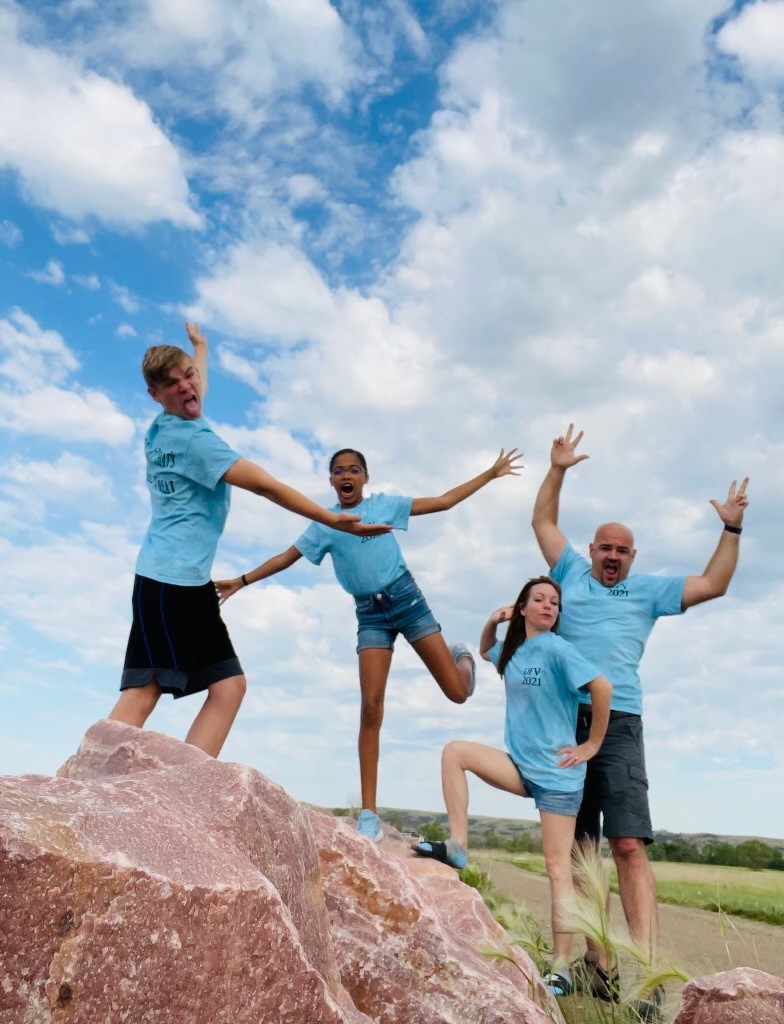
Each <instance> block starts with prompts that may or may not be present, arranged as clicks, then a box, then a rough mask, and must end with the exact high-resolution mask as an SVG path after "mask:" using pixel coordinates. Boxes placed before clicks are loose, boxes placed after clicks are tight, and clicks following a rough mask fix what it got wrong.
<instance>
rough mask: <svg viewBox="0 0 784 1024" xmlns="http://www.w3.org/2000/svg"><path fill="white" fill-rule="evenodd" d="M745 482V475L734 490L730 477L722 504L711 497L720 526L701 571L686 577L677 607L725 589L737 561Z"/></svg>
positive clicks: (718, 595)
mask: <svg viewBox="0 0 784 1024" xmlns="http://www.w3.org/2000/svg"><path fill="white" fill-rule="evenodd" d="M748 483H749V478H748V477H746V478H745V479H744V480H743V482H742V483H741V485H740V487H738V488H737V490H736V481H735V480H733V481H732V483H731V484H730V489H729V493H728V494H727V500H726V501H725V502H724V504H721V505H720V504H719V502H718V501H716V499H715V498H711V505H713V507H714V508H715V509H716V512H717V513H718V516H719V519H721V521H722V523H723V524H724V529H723V530H722V531H721V536H720V537H719V543H718V545H717V546H716V550H715V551H714V552H713V554H712V555H711V559H710V561H709V562H708V564H707V565H706V566H705V569H704V570H703V573H702V575H701V576H687V577H686V583H685V584H684V587H683V598H682V600H681V607H682V608H683V609H684V610H685V609H686V608H693V607H694V605H695V604H702V602H703V601H711V600H713V598H714V597H721V596H722V595H723V594H726V593H727V587H729V585H730V580H731V579H732V576H733V574H734V572H735V567H736V566H737V564H738V551H739V550H740V531H741V523H742V522H743V513H744V512H745V511H746V506H747V505H748V503H749V499H748V498H747V497H746V487H747V486H748Z"/></svg>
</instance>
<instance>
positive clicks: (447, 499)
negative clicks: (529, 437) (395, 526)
mask: <svg viewBox="0 0 784 1024" xmlns="http://www.w3.org/2000/svg"><path fill="white" fill-rule="evenodd" d="M522 457H523V456H522V453H520V454H519V455H518V454H517V449H516V448H512V449H511V450H510V451H508V452H504V450H503V448H502V449H501V453H500V455H499V456H498V458H497V459H496V460H495V462H494V463H493V465H492V466H491V467H490V468H489V469H486V470H485V471H484V473H480V474H479V476H475V477H474V478H473V480H466V482H465V483H464V484H458V485H457V487H453V488H452V489H451V490H449V491H446V492H445V493H444V494H442V495H441V496H440V497H438V498H414V500H413V502H412V503H411V515H412V516H424V515H428V513H430V512H445V511H446V510H447V509H448V508H453V507H454V506H455V505H457V504H459V503H460V502H461V501H465V499H466V498H470V497H471V495H472V494H476V492H477V491H478V490H479V489H480V488H482V487H484V486H485V484H489V483H490V481H491V480H496V479H497V478H498V477H500V476H510V475H511V476H519V475H520V472H519V471H520V469H522V466H521V465H520V463H519V460H520V459H522Z"/></svg>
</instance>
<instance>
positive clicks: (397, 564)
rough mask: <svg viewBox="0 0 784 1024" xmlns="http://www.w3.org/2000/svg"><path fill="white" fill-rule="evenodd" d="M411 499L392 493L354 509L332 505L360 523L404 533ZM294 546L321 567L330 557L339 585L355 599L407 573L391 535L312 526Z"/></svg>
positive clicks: (409, 513)
mask: <svg viewBox="0 0 784 1024" xmlns="http://www.w3.org/2000/svg"><path fill="white" fill-rule="evenodd" d="M413 500H414V499H413V498H402V497H399V496H397V495H394V494H392V495H388V494H371V495H370V496H369V497H367V498H363V499H362V501H361V502H360V503H359V504H358V505H355V506H354V507H353V508H348V509H347V508H342V507H341V506H340V505H333V506H332V511H333V512H353V513H354V514H355V515H358V516H361V518H362V522H363V523H387V524H388V525H389V526H394V527H395V529H396V530H406V529H408V518H409V516H410V515H411V503H412V501H413ZM294 546H295V547H296V548H297V550H298V551H300V552H301V553H302V554H303V555H304V556H305V558H307V559H308V561H310V562H313V564H314V565H321V561H322V559H323V558H324V555H326V554H330V555H332V564H333V566H334V567H335V575H336V576H337V578H338V583H339V584H340V585H341V587H343V589H344V590H347V591H348V592H349V594H353V596H354V597H362V596H363V595H365V594H373V593H376V592H378V591H379V590H384V588H385V587H388V586H389V584H390V583H392V582H394V581H395V580H396V579H397V578H398V576H402V575H403V573H404V572H405V571H406V563H405V561H404V560H403V553H402V551H401V550H400V545H399V544H398V542H397V540H396V539H395V536H394V534H391V533H384V534H382V535H381V536H379V537H355V536H353V535H352V534H350V533H341V532H340V531H339V530H332V529H330V527H328V526H322V525H321V523H311V524H310V526H309V527H308V528H307V530H305V532H304V533H303V534H302V536H301V537H298V538H297V540H296V541H295V542H294Z"/></svg>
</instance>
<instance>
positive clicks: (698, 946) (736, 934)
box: [474, 852, 784, 978]
mask: <svg viewBox="0 0 784 1024" xmlns="http://www.w3.org/2000/svg"><path fill="white" fill-rule="evenodd" d="M474 859H475V860H476V861H477V862H478V863H479V864H480V865H481V867H482V869H483V870H484V871H485V872H486V873H487V875H488V877H489V878H490V880H491V881H492V883H493V884H494V885H495V886H496V888H497V889H499V890H500V891H501V892H502V893H503V894H504V895H505V896H507V897H508V898H509V899H512V900H514V901H516V902H520V903H521V904H523V905H524V906H525V907H526V908H527V909H528V911H529V912H530V913H531V914H532V915H533V916H534V917H535V918H536V919H537V920H538V921H539V922H541V924H542V926H543V928H544V930H545V934H547V935H549V933H550V892H549V886H548V884H547V879H546V878H542V877H540V876H538V875H532V874H530V873H529V872H528V871H522V870H521V869H520V868H516V867H515V866H514V865H513V864H509V863H508V862H504V861H503V860H498V859H496V858H494V857H493V856H492V854H487V853H484V852H481V853H477V854H474ZM612 914H613V919H614V920H615V922H616V924H618V925H619V926H620V925H622V923H623V912H622V910H621V904H620V901H619V899H618V897H617V896H613V897H612ZM722 920H723V921H724V928H723V932H724V934H722ZM659 933H660V946H661V949H662V950H663V952H664V953H665V954H666V955H667V956H668V957H669V958H670V959H671V960H673V961H674V962H675V963H676V964H678V965H679V966H680V967H681V968H683V969H684V970H685V972H686V973H687V974H689V975H690V976H692V977H696V976H699V975H701V974H713V973H715V972H716V971H724V970H727V969H728V968H730V967H756V968H758V969H759V970H762V971H767V972H768V973H769V974H773V975H775V976H776V977H779V978H784V927H779V926H777V925H771V924H763V923H762V922H761V921H748V920H746V918H743V917H726V916H724V915H719V914H714V913H711V912H710V911H709V910H694V909H691V908H689V907H676V906H673V905H671V904H667V903H660V904H659Z"/></svg>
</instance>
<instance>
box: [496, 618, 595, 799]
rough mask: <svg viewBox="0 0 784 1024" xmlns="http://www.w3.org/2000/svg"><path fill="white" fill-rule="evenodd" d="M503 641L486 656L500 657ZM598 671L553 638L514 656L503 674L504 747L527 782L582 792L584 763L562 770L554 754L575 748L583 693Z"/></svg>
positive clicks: (533, 643) (560, 790)
mask: <svg viewBox="0 0 784 1024" xmlns="http://www.w3.org/2000/svg"><path fill="white" fill-rule="evenodd" d="M502 646H503V645H502V643H501V641H500V640H499V641H498V643H496V644H494V645H493V646H492V647H491V648H490V650H489V651H488V652H487V653H488V657H489V658H490V660H491V661H492V663H493V664H494V665H496V666H497V665H498V662H499V660H500V658H501V649H502ZM598 675H600V673H599V670H598V669H597V668H595V667H594V666H593V665H591V664H590V663H589V662H587V661H586V660H585V658H584V657H583V656H582V655H581V654H580V653H579V652H578V651H577V650H576V648H574V647H572V645H571V644H568V643H567V642H566V641H565V640H563V639H562V638H561V637H560V636H556V634H555V633H540V635H539V636H536V637H534V638H533V640H526V641H525V643H523V644H521V645H520V646H519V647H518V648H517V650H516V651H515V652H514V654H513V655H512V657H511V658H510V659H509V661H508V662H507V665H506V668H505V669H504V686H505V688H506V728H505V731H504V742H505V743H506V749H507V750H508V751H509V755H510V757H511V758H512V760H513V761H514V763H515V764H516V765H517V767H518V768H519V769H520V771H521V772H522V774H523V775H524V776H525V778H527V779H530V780H531V782H535V783H537V785H539V786H544V788H545V789H553V790H555V791H556V792H558V793H574V792H576V791H577V790H580V789H582V787H583V782H584V781H585V764H580V765H577V766H576V767H574V768H559V767H558V758H557V757H556V754H555V752H556V750H560V749H561V748H562V747H570V746H574V742H575V740H574V734H575V728H576V726H577V705H578V703H579V697H578V693H579V691H580V688H581V687H583V686H585V684H586V683H590V682H591V680H592V679H595V678H596V677H597V676H598Z"/></svg>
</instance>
